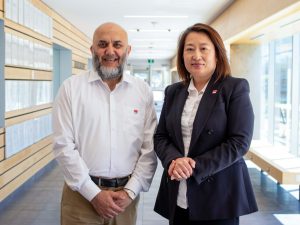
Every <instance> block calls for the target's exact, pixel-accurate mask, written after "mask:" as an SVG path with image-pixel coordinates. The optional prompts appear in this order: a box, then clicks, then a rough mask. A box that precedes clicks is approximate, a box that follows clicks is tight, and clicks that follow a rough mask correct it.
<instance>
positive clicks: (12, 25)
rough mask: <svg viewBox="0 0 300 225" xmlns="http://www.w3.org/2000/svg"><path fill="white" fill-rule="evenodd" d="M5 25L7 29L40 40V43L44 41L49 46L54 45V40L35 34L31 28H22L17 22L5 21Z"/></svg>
mask: <svg viewBox="0 0 300 225" xmlns="http://www.w3.org/2000/svg"><path fill="white" fill-rule="evenodd" d="M4 24H5V27H7V28H11V29H13V30H17V31H18V33H23V34H26V35H28V36H29V37H32V38H34V39H36V40H40V41H42V42H44V43H47V44H50V45H51V44H52V39H50V38H47V37H45V36H43V35H41V34H39V33H37V32H34V31H33V30H31V29H30V28H27V27H24V26H22V25H20V24H18V23H15V22H13V21H11V20H9V19H5V20H4Z"/></svg>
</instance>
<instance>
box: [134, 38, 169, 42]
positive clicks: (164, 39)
mask: <svg viewBox="0 0 300 225" xmlns="http://www.w3.org/2000/svg"><path fill="white" fill-rule="evenodd" d="M132 41H137V42H142V41H152V42H156V41H157V42H161V41H162V42H172V41H174V40H172V39H170V38H135V39H132Z"/></svg>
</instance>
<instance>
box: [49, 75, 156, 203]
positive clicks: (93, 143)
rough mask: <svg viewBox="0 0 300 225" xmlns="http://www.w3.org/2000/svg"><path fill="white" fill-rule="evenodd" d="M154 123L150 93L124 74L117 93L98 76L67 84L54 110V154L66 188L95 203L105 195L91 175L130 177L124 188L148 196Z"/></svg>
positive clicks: (153, 157) (153, 163)
mask: <svg viewBox="0 0 300 225" xmlns="http://www.w3.org/2000/svg"><path fill="white" fill-rule="evenodd" d="M156 123H157V120H156V113H155V109H154V104H153V95H152V92H151V90H150V88H149V86H148V85H147V84H146V83H145V82H144V81H142V80H140V79H139V78H136V77H133V76H131V75H128V74H125V73H124V75H123V77H122V80H121V81H120V82H119V83H118V84H117V85H116V87H115V89H114V90H113V91H110V89H109V88H108V86H107V84H106V83H104V82H103V81H102V79H101V78H100V77H99V76H98V74H97V73H96V72H95V71H88V72H86V73H84V74H82V75H75V76H71V77H70V78H68V79H67V80H66V81H65V82H64V83H63V84H62V86H61V88H60V90H59V92H58V94H57V97H56V100H55V103H54V107H53V129H54V141H53V151H54V154H55V157H56V159H57V161H58V163H59V164H60V166H61V168H62V169H63V173H64V176H65V181H66V183H67V184H68V186H69V187H70V188H71V189H72V190H75V191H78V192H79V193H80V194H82V195H83V196H84V197H85V198H86V199H87V200H88V201H91V200H92V199H93V198H94V197H95V196H96V195H97V194H98V193H99V192H100V191H101V190H100V188H99V187H98V186H97V185H96V184H95V183H94V182H93V181H92V180H91V178H90V175H92V176H100V177H105V178H116V177H124V176H127V175H129V174H131V178H130V180H129V182H128V183H127V184H126V186H125V188H127V189H129V190H131V191H133V192H134V193H135V194H136V195H137V194H139V192H140V191H147V190H148V189H149V187H150V184H151V181H152V178H153V175H154V173H155V169H156V166H157V160H156V155H155V153H154V151H153V133H154V130H155V127H156Z"/></svg>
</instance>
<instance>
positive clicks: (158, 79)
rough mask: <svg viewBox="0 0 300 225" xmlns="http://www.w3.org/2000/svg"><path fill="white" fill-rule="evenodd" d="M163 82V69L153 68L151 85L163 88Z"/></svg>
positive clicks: (155, 87)
mask: <svg viewBox="0 0 300 225" xmlns="http://www.w3.org/2000/svg"><path fill="white" fill-rule="evenodd" d="M163 83H164V82H163V71H162V70H152V73H151V85H150V86H151V87H152V88H154V89H158V88H163Z"/></svg>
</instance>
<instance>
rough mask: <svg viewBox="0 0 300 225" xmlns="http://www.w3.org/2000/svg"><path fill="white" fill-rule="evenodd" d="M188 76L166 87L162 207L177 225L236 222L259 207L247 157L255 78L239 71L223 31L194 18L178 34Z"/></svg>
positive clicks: (181, 67)
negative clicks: (233, 68)
mask: <svg viewBox="0 0 300 225" xmlns="http://www.w3.org/2000/svg"><path fill="white" fill-rule="evenodd" d="M177 70H178V73H179V76H180V77H181V78H182V80H183V81H182V82H179V83H175V84H173V85H170V86H168V87H167V88H166V90H165V101H164V105H163V109H162V112H161V116H160V120H159V124H158V127H157V130H156V133H155V136H154V145H155V151H156V153H157V155H158V157H159V159H160V160H161V162H162V165H163V167H164V173H163V175H162V180H161V185H160V189H159V192H158V196H157V199H156V203H155V209H154V210H155V211H156V212H157V213H159V214H160V215H162V216H164V217H166V218H167V219H169V223H170V224H172V225H188V224H193V225H200V224H201V225H237V224H239V216H241V215H245V214H249V213H252V212H255V211H257V205H256V201H255V197H254V194H253V190H252V186H251V182H250V177H249V174H248V169H247V166H246V164H245V161H244V159H243V156H244V155H245V154H246V152H247V151H248V149H249V146H250V142H251V139H252V133H253V123H254V115H253V109H252V105H251V102H250V99H249V84H248V82H247V81H246V80H245V79H239V78H233V77H231V75H230V67H229V63H228V60H227V57H226V50H225V47H224V44H223V41H222V39H221V37H220V35H219V34H218V33H217V32H216V31H215V30H214V29H213V28H211V27H210V26H208V25H205V24H200V23H198V24H195V25H193V26H191V27H189V28H187V29H186V30H185V31H184V32H183V34H182V35H181V37H180V39H179V44H178V51H177Z"/></svg>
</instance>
